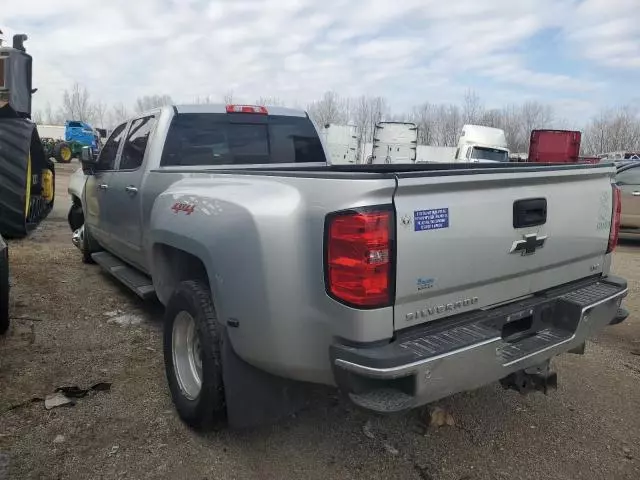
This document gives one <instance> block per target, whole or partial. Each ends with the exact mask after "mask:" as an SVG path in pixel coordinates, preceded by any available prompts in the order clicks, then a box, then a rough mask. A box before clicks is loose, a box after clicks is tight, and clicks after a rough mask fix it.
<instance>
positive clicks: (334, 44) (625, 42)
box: [2, 0, 640, 108]
mask: <svg viewBox="0 0 640 480" xmlns="http://www.w3.org/2000/svg"><path fill="white" fill-rule="evenodd" d="M605 2H607V3H606V5H607V6H606V7H605ZM639 8H640V1H639V0H584V1H583V2H582V3H580V4H577V3H576V0H519V1H518V2H514V1H512V0H484V1H478V0H400V1H398V0H395V1H393V0H360V1H358V2H354V1H352V0H323V1H321V2H318V1H314V0H279V1H278V2H275V1H271V2H269V1H267V0H136V1H132V0H111V1H109V2H104V1H102V0H84V1H83V2H77V1H75V0H56V1H55V2H54V1H51V0H2V15H3V20H4V21H5V22H6V27H7V28H3V29H4V30H5V34H8V35H6V36H9V35H11V34H13V33H15V32H16V31H21V32H22V31H24V32H25V33H27V34H28V35H29V37H30V40H29V42H28V43H27V47H28V49H29V52H30V53H31V54H32V55H33V56H34V62H35V64H34V70H35V79H34V81H35V84H36V86H37V87H38V88H39V91H38V93H37V94H36V99H35V105H36V108H38V107H40V108H42V107H43V106H44V105H45V104H46V103H47V102H51V103H52V104H53V105H56V104H57V103H58V102H59V99H60V97H61V94H62V92H63V90H64V89H65V88H67V87H69V86H70V85H71V84H72V83H73V82H74V81H79V82H81V83H83V84H85V85H86V86H87V88H89V90H90V91H91V92H92V94H93V95H94V97H96V98H100V99H102V100H104V101H106V102H107V103H113V102H124V103H126V104H131V103H133V101H134V100H135V98H136V97H138V96H141V95H145V94H165V93H166V94H170V95H172V96H173V97H174V98H175V99H178V100H182V101H190V100H192V99H194V98H195V97H196V96H201V97H202V96H212V97H218V98H222V96H223V95H224V94H225V93H227V92H229V91H230V90H233V91H234V92H235V94H236V97H238V98H241V99H242V100H244V101H253V100H255V99H256V98H258V97H260V96H266V97H280V98H282V99H283V100H285V101H288V102H290V103H294V102H297V103H299V104H305V103H306V102H308V101H309V100H311V99H314V98H317V97H319V96H320V95H321V94H322V92H324V91H326V90H329V89H334V90H336V91H338V92H340V93H343V94H348V95H357V94H360V93H368V94H377V95H384V96H386V97H387V98H388V99H389V100H390V103H391V104H392V105H395V104H397V105H398V106H399V108H403V107H405V106H408V105H410V103H419V102H422V101H424V100H430V101H433V102H438V101H445V100H455V98H454V97H457V96H459V94H460V92H462V91H464V90H465V89H466V88H468V87H471V88H474V86H475V85H474V83H473V81H472V80H469V81H465V80H464V79H465V78H469V79H477V78H486V79H487V80H489V81H492V82H498V84H499V85H504V89H505V90H509V91H513V90H514V89H516V90H517V89H520V90H521V91H522V92H527V91H528V90H531V89H535V90H536V91H538V90H540V91H545V92H549V95H550V97H554V96H563V95H564V94H565V93H569V94H571V95H574V94H576V93H577V94H583V95H589V93H588V92H590V91H593V90H598V89H601V88H603V84H602V83H601V82H600V81H594V80H593V79H591V78H579V77H576V76H573V75H571V72H563V73H554V72H553V71H544V69H543V70H542V71H539V70H537V69H536V68H534V67H533V66H532V65H530V64H529V63H528V58H527V54H526V51H523V50H522V48H521V47H522V46H523V45H524V44H525V42H527V41H528V40H529V39H530V38H531V37H532V36H534V35H536V34H539V33H540V32H542V31H544V30H545V29H548V28H556V29H560V31H565V33H566V37H567V38H569V39H570V41H571V42H572V45H575V48H576V50H577V51H578V52H579V54H580V55H583V56H584V57H585V58H586V59H587V60H589V61H593V62H598V63H604V64H606V65H608V66H612V67H619V66H622V67H625V68H629V67H633V66H634V65H635V66H636V67H638V66H640V54H639V53H638V51H637V49H638V45H639V43H638V38H637V35H638V34H637V32H638V31H640V30H639V29H638V28H637V25H632V24H631V23H632V22H631V23H628V22H630V20H633V19H634V18H635V19H636V20H637V19H638V18H640V14H639V13H638V9H639ZM634 15H635V17H634ZM567 19H571V21H569V22H568V21H567ZM565 24H566V25H565ZM634 35H635V36H634ZM634 47H635V51H634ZM605 86H606V85H605ZM501 88H502V87H501ZM585 92H586V93H585Z"/></svg>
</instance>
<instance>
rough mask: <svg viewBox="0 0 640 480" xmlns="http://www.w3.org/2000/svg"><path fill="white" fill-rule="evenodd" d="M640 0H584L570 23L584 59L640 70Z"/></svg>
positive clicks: (568, 32) (615, 66)
mask: <svg viewBox="0 0 640 480" xmlns="http://www.w3.org/2000/svg"><path fill="white" fill-rule="evenodd" d="M639 22H640V1H638V0H584V1H583V2H582V3H580V4H579V5H578V7H577V8H576V12H575V15H573V16H572V17H571V21H569V22H568V24H567V34H568V37H569V38H570V39H571V40H572V41H573V43H574V45H575V48H576V49H577V50H578V51H579V52H580V53H581V55H583V56H584V57H585V58H587V59H589V60H592V61H594V62H597V63H598V64H601V65H604V66H607V67H613V68H617V69H632V70H640V28H638V24H639Z"/></svg>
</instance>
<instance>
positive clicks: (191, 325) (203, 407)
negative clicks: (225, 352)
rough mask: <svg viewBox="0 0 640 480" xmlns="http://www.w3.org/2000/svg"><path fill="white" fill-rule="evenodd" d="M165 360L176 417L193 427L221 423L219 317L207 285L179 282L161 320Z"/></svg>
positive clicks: (222, 417) (207, 428) (210, 426)
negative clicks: (162, 320)
mask: <svg viewBox="0 0 640 480" xmlns="http://www.w3.org/2000/svg"><path fill="white" fill-rule="evenodd" d="M164 364H165V370H166V374H167V381H168V383H169V390H170V391H171V397H172V399H173V403H174V404H175V406H176V410H177V411H178V415H180V418H181V419H182V420H183V421H184V422H185V423H187V424H188V425H190V426H191V427H193V428H195V429H197V430H210V429H212V428H215V427H217V426H221V425H222V424H224V421H225V420H226V406H225V401H224V386H223V383H222V357H221V353H220V337H219V334H218V320H217V317H216V313H215V310H214V307H213V302H212V301H211V294H210V292H209V287H208V286H207V285H206V284H204V283H202V282H199V281H193V280H188V281H184V282H181V283H180V284H179V285H178V288H177V289H176V291H175V292H174V294H173V295H172V296H171V298H170V299H169V303H168V304H167V309H166V311H165V322H164Z"/></svg>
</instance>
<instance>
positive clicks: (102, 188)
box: [98, 183, 109, 190]
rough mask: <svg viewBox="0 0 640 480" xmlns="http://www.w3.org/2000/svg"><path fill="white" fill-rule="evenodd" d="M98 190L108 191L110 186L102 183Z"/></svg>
mask: <svg viewBox="0 0 640 480" xmlns="http://www.w3.org/2000/svg"><path fill="white" fill-rule="evenodd" d="M98 188H99V189H100V190H107V189H108V188H109V185H107V184H106V183H101V184H100V185H98Z"/></svg>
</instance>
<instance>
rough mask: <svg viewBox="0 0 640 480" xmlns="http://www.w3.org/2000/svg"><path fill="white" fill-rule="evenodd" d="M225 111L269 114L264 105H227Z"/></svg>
mask: <svg viewBox="0 0 640 480" xmlns="http://www.w3.org/2000/svg"><path fill="white" fill-rule="evenodd" d="M227 113H257V114H259V115H268V114H269V112H268V111H267V109H266V108H265V107H261V106H258V105H227Z"/></svg>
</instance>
